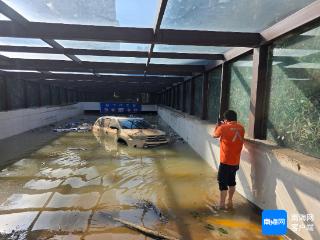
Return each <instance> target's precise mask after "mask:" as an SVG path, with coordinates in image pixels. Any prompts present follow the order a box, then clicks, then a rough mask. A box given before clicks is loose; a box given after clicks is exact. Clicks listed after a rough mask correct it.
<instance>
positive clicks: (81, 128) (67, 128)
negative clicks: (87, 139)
mask: <svg viewBox="0 0 320 240" xmlns="http://www.w3.org/2000/svg"><path fill="white" fill-rule="evenodd" d="M91 129H92V124H90V123H80V122H71V123H66V124H65V125H64V126H60V127H58V128H55V129H53V131H54V132H59V133H61V132H62V133H63V132H89V131H91Z"/></svg>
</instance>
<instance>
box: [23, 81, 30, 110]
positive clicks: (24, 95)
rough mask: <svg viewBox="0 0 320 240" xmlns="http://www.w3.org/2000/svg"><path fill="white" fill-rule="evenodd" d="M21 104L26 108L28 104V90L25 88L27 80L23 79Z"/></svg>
mask: <svg viewBox="0 0 320 240" xmlns="http://www.w3.org/2000/svg"><path fill="white" fill-rule="evenodd" d="M22 83H23V98H24V99H23V101H24V103H23V105H24V107H25V108H28V106H29V104H28V90H27V81H25V80H23V82H22Z"/></svg>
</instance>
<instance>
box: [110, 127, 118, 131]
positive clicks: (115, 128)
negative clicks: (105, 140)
mask: <svg viewBox="0 0 320 240" xmlns="http://www.w3.org/2000/svg"><path fill="white" fill-rule="evenodd" d="M110 128H111V129H114V130H117V131H119V128H118V127H116V126H110Z"/></svg>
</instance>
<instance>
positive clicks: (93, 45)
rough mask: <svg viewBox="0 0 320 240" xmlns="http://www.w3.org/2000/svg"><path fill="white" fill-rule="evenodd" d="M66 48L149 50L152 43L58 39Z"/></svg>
mask: <svg viewBox="0 0 320 240" xmlns="http://www.w3.org/2000/svg"><path fill="white" fill-rule="evenodd" d="M56 42H58V43H59V44H60V45H62V46H63V47H65V48H79V49H96V50H114V51H116V50H118V51H149V50H150V44H138V43H119V42H93V41H73V40H56Z"/></svg>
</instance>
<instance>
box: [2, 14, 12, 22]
mask: <svg viewBox="0 0 320 240" xmlns="http://www.w3.org/2000/svg"><path fill="white" fill-rule="evenodd" d="M0 21H10V19H9V18H7V17H6V16H5V15H3V14H1V13H0Z"/></svg>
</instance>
